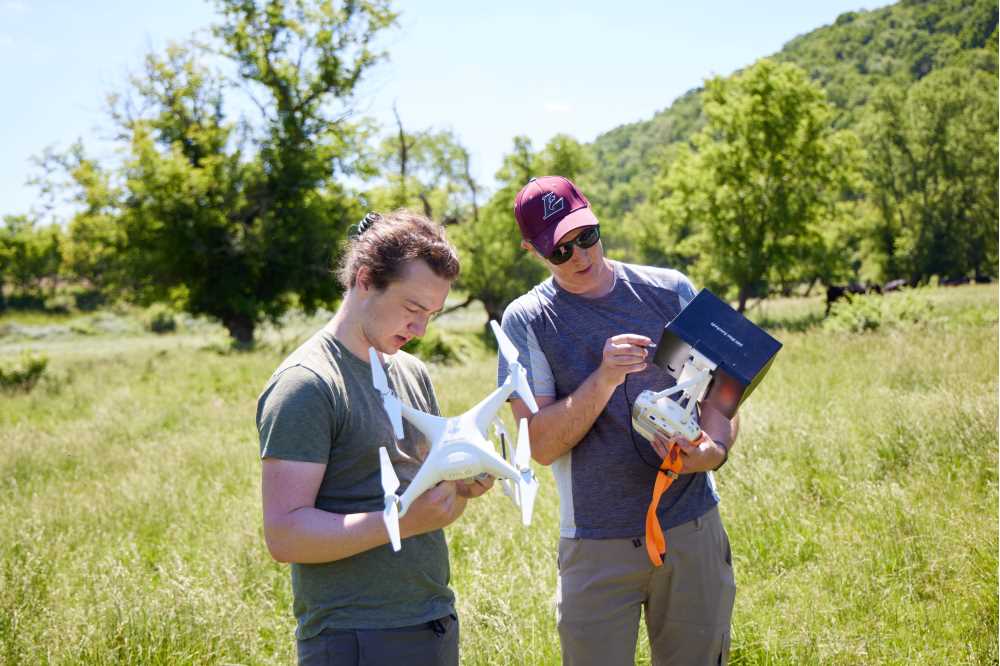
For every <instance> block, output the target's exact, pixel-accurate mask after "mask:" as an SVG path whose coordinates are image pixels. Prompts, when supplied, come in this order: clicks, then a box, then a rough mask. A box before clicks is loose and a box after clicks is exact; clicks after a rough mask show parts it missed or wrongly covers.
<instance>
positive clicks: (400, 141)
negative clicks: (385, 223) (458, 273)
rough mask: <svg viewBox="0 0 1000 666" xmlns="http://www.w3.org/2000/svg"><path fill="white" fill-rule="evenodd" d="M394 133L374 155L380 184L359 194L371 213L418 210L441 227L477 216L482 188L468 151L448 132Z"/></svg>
mask: <svg viewBox="0 0 1000 666" xmlns="http://www.w3.org/2000/svg"><path fill="white" fill-rule="evenodd" d="M396 118H397V122H398V131H397V133H396V134H394V135H392V136H389V137H386V138H385V139H383V141H382V143H381V145H380V147H379V150H378V156H377V164H378V166H379V167H380V170H381V172H382V179H381V180H382V181H383V182H382V183H381V184H379V185H376V186H375V187H370V188H368V189H367V190H366V192H365V198H366V199H367V201H368V205H369V208H370V209H371V210H377V211H387V210H394V209H398V208H408V209H411V210H419V211H421V212H423V214H424V215H425V216H427V217H428V218H430V219H433V220H436V221H438V222H441V223H442V224H445V225H449V224H457V223H460V222H463V221H465V220H468V219H472V220H475V219H477V218H478V216H479V202H478V199H477V197H478V195H479V192H480V190H481V189H482V186H481V185H480V184H479V183H477V182H476V180H475V179H474V178H473V177H472V171H471V164H470V156H469V151H468V150H467V149H466V148H465V147H464V146H463V145H462V144H461V142H460V141H459V139H458V137H457V136H456V135H455V133H454V132H452V131H450V130H445V131H433V130H422V131H417V132H407V131H406V130H405V129H404V128H403V124H402V121H401V120H400V119H399V115H398V113H397V116H396Z"/></svg>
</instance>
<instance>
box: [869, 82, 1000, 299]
mask: <svg viewBox="0 0 1000 666" xmlns="http://www.w3.org/2000/svg"><path fill="white" fill-rule="evenodd" d="M997 94H998V90H997V77H996V74H988V73H986V72H982V71H969V70H967V69H960V68H957V67H946V68H944V69H939V70H935V71H934V72H932V73H930V74H928V75H927V76H926V77H924V78H923V79H921V80H920V81H919V82H918V83H916V84H915V85H913V86H912V87H910V88H909V89H906V90H904V89H902V88H901V87H899V86H897V85H887V86H885V87H883V88H880V89H879V90H878V91H877V93H876V95H875V96H874V97H873V99H872V100H871V102H870V104H869V106H870V107H871V112H870V116H869V118H868V120H867V122H866V124H865V125H864V136H865V145H866V146H867V147H868V150H867V159H866V160H865V161H864V164H865V165H866V172H867V177H868V180H869V182H870V183H871V191H870V194H869V196H870V199H871V200H872V201H873V202H874V203H875V205H876V209H877V212H878V220H877V224H876V226H875V233H874V234H873V238H874V239H875V241H876V247H875V249H876V251H877V253H878V256H879V257H880V258H881V261H882V263H883V266H884V269H883V273H884V275H886V276H894V275H899V274H902V275H906V276H907V277H909V278H910V279H911V280H919V279H925V278H927V277H929V276H930V275H940V276H942V277H947V278H959V277H965V276H969V275H970V274H974V275H975V276H977V277H987V276H988V277H995V276H996V275H997V235H998V233H1000V229H998V226H997V220H998V217H1000V210H998V208H997V200H998V196H1000V192H998V189H997V172H998V161H997V145H998V135H997V115H998V107H997Z"/></svg>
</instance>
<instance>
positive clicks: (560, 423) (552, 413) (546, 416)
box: [529, 370, 615, 465]
mask: <svg viewBox="0 0 1000 666" xmlns="http://www.w3.org/2000/svg"><path fill="white" fill-rule="evenodd" d="M614 392H615V386H614V385H610V386H609V385H608V383H607V382H605V381H604V380H603V378H602V377H601V375H600V371H599V370H596V371H594V372H593V373H592V374H591V375H590V376H589V377H588V378H587V379H586V380H585V381H584V382H583V383H582V384H580V386H579V387H578V388H577V389H576V390H575V391H573V393H572V394H570V395H569V396H567V397H566V398H563V399H562V400H559V401H557V402H553V403H551V404H548V405H546V406H544V407H542V408H541V409H539V410H538V413H537V414H535V415H534V416H532V417H531V420H530V421H529V431H530V434H531V456H532V457H533V458H534V459H535V460H536V461H538V462H539V463H541V464H542V465H551V464H552V462H553V461H555V460H556V459H557V458H559V457H560V456H562V455H563V454H565V453H566V452H567V451H569V450H570V449H572V448H573V447H574V446H576V445H577V444H578V443H579V442H580V440H581V439H583V436H584V435H586V434H587V431H589V430H590V428H591V427H592V426H593V425H594V421H596V420H597V417H598V416H599V415H600V413H601V412H602V411H604V407H605V406H606V405H607V404H608V400H610V399H611V395H612V394H613V393H614Z"/></svg>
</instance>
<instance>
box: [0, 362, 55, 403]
mask: <svg viewBox="0 0 1000 666" xmlns="http://www.w3.org/2000/svg"><path fill="white" fill-rule="evenodd" d="M48 364H49V359H48V357H47V356H44V355H39V354H31V353H28V352H25V353H24V354H22V355H21V358H20V359H19V360H18V361H17V362H15V363H3V364H0V389H2V390H5V391H23V392H25V393H27V392H28V391H30V390H31V389H33V388H34V387H35V384H37V383H38V380H39V379H41V377H42V374H44V372H45V368H46V367H48Z"/></svg>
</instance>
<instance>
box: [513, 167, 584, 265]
mask: <svg viewBox="0 0 1000 666" xmlns="http://www.w3.org/2000/svg"><path fill="white" fill-rule="evenodd" d="M514 217H515V218H517V226H519V227H520V228H521V238H523V239H524V240H526V241H528V242H529V243H531V244H532V245H534V246H535V249H537V250H538V252H539V253H540V254H542V255H543V256H546V257H547V256H549V255H550V254H552V248H554V247H555V245H556V243H557V242H558V241H559V239H560V238H562V237H563V236H565V235H566V234H568V233H569V232H571V231H573V230H574V229H577V228H579V227H592V226H594V225H596V224H597V217H596V216H595V215H594V212H593V211H592V210H591V209H590V202H589V201H587V197H585V196H583V195H582V194H580V190H578V189H576V185H574V184H573V183H572V182H571V181H570V180H569V179H568V178H563V177H562V176H542V177H541V178H532V179H531V180H529V181H528V184H527V185H525V186H524V187H522V188H521V191H520V192H518V193H517V196H516V197H515V198H514Z"/></svg>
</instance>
